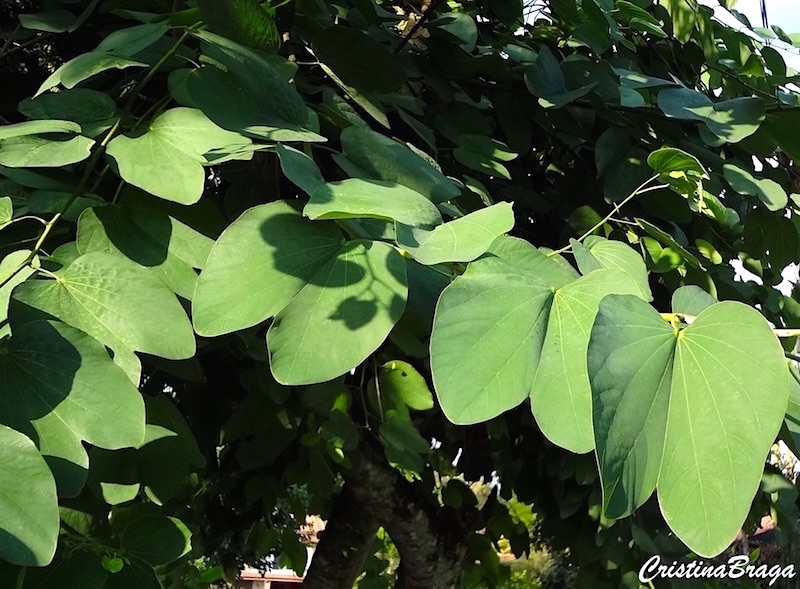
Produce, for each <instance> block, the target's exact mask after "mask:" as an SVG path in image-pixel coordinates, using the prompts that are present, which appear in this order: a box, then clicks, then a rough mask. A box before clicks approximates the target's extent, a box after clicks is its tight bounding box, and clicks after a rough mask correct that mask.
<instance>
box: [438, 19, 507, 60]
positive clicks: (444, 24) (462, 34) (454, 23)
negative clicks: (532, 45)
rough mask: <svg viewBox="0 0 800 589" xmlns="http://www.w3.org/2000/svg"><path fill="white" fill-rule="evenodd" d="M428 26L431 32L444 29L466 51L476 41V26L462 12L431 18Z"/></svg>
mask: <svg viewBox="0 0 800 589" xmlns="http://www.w3.org/2000/svg"><path fill="white" fill-rule="evenodd" d="M428 26H429V27H430V29H431V30H432V31H433V32H435V31H437V30H439V31H444V32H445V33H446V34H447V35H448V36H451V37H455V38H456V39H458V41H459V45H461V48H462V49H463V50H464V51H466V52H467V53H472V51H473V50H474V49H475V45H476V44H477V42H478V27H477V25H476V24H475V21H474V20H473V19H472V17H471V16H470V15H468V14H466V13H464V12H450V13H448V14H445V15H443V16H440V17H439V18H435V19H433V20H432V21H430V22H429V23H428ZM520 49H521V48H520Z"/></svg>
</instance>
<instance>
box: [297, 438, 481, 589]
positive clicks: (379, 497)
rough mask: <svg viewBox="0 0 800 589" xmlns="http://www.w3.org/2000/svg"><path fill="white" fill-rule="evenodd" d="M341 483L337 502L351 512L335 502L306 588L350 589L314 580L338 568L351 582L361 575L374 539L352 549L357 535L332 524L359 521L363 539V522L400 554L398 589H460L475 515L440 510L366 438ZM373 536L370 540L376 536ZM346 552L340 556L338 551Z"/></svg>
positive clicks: (477, 515)
mask: <svg viewBox="0 0 800 589" xmlns="http://www.w3.org/2000/svg"><path fill="white" fill-rule="evenodd" d="M345 481H346V484H345V487H344V489H343V494H342V497H340V501H342V502H343V503H342V504H343V505H344V506H348V505H349V506H352V507H350V508H348V509H344V508H343V509H339V503H338V502H337V506H336V508H335V509H334V512H333V513H332V514H331V518H330V519H329V522H328V526H330V527H328V528H326V531H325V533H323V535H322V538H321V540H320V544H319V546H318V548H317V550H318V553H317V554H315V555H314V562H313V563H312V567H311V569H313V575H314V578H313V579H311V580H312V584H311V585H308V586H309V587H312V588H314V589H317V588H325V589H333V588H334V587H335V588H336V589H345V588H347V589H349V588H350V587H352V583H351V584H322V583H323V582H322V581H321V580H319V579H318V578H319V577H321V576H323V572H322V571H324V575H325V576H330V575H332V574H335V571H337V570H338V569H339V568H343V569H347V570H348V578H349V576H350V573H352V570H353V568H354V567H355V565H356V564H358V566H359V569H360V567H361V565H363V559H364V557H365V556H366V553H365V552H366V550H368V549H369V547H370V543H371V540H372V537H369V538H368V539H366V540H364V541H363V544H362V545H361V547H360V548H359V549H353V548H352V544H353V540H354V539H355V538H356V534H354V533H353V532H354V530H352V529H348V528H347V527H346V526H343V525H342V524H341V523H340V522H338V521H336V519H337V518H338V517H342V518H343V519H344V520H345V522H354V521H355V520H358V522H355V523H357V525H358V529H359V530H361V538H362V539H363V538H364V534H363V530H364V529H366V528H365V524H364V523H363V522H373V523H376V524H379V525H382V526H383V527H384V529H386V531H387V532H388V534H389V536H390V537H391V539H392V541H393V542H394V544H395V546H396V547H397V550H398V552H399V553H400V568H399V569H398V573H397V574H398V576H397V583H396V585H395V587H396V589H454V588H456V587H457V586H458V583H459V579H460V576H461V563H462V562H463V560H464V557H465V556H466V555H467V549H468V548H467V540H468V538H469V537H470V535H471V534H472V532H474V531H475V530H476V529H478V528H479V527H480V526H481V517H480V512H479V511H478V510H477V509H470V510H466V509H462V510H455V509H452V508H449V507H441V506H440V505H439V504H438V502H437V501H436V500H435V498H434V497H433V496H432V495H431V493H430V491H429V490H428V489H426V488H425V487H424V486H423V485H422V484H421V483H412V482H409V481H407V480H406V479H405V478H403V477H402V476H401V475H400V473H399V472H398V471H396V470H395V469H394V468H392V467H391V466H390V465H389V464H388V463H387V461H386V458H385V457H384V455H383V450H382V447H381V446H380V444H379V443H378V442H377V441H374V440H372V439H369V438H365V439H364V440H362V444H361V455H360V459H359V460H358V462H357V463H356V464H355V465H354V466H353V468H352V469H351V470H350V471H349V472H347V473H345ZM359 522H360V523H359ZM375 529H377V527H376V528H375ZM329 532H330V533H329ZM372 534H373V536H374V531H373V532H372ZM346 546H347V547H349V550H347V551H346V553H343V552H342V550H341V548H342V547H346ZM318 559H320V561H319V564H318V563H317V560H318ZM315 567H316V568H315ZM311 569H309V576H311V574H312V570H311ZM337 582H338V583H341V582H342V581H337ZM306 583H308V578H307V581H306Z"/></svg>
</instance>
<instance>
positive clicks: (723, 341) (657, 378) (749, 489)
mask: <svg viewBox="0 0 800 589" xmlns="http://www.w3.org/2000/svg"><path fill="white" fill-rule="evenodd" d="M744 342H746V347H744V346H743V343H744ZM589 367H590V368H589V372H590V375H591V378H592V388H593V390H594V404H595V422H594V430H595V438H596V442H597V455H598V461H599V464H600V471H601V476H602V481H603V490H604V505H605V509H606V513H607V515H608V516H609V517H622V516H624V515H626V514H628V513H630V512H631V511H632V510H633V509H635V508H636V507H638V506H639V505H641V504H642V503H643V502H644V501H646V500H647V498H648V497H649V495H650V494H651V493H652V491H653V489H654V488H657V489H658V496H659V504H660V506H661V511H662V513H663V514H664V517H665V519H666V520H667V523H668V524H669V525H670V527H671V528H672V529H673V531H674V532H675V533H676V534H677V536H678V537H679V538H680V539H681V540H682V541H683V542H685V543H686V545H687V546H689V548H690V549H692V551H694V552H696V553H697V554H699V555H701V556H708V557H710V556H715V555H717V554H719V553H720V552H722V551H723V550H724V549H725V548H727V547H728V545H729V544H730V543H731V542H732V541H733V540H734V539H735V537H736V535H737V533H738V532H739V529H740V528H741V525H742V523H743V522H744V520H745V518H746V517H747V514H748V512H749V511H750V505H751V502H752V500H753V497H754V495H755V493H756V491H757V490H758V486H759V483H760V481H761V474H762V471H763V465H764V460H765V457H766V456H767V454H768V452H769V449H770V447H771V445H772V443H773V442H774V440H775V436H776V434H777V433H778V430H779V428H780V425H781V423H782V421H783V416H784V413H785V411H786V404H787V399H788V395H789V381H788V378H789V376H788V374H787V370H786V365H785V364H784V359H783V350H782V348H781V345H780V343H779V341H778V339H777V338H776V337H775V335H774V334H773V333H772V330H771V329H770V327H769V325H768V324H767V323H766V321H765V320H764V318H763V317H762V316H761V315H760V314H759V313H758V312H757V311H755V310H754V309H752V308H750V307H747V306H746V305H743V304H741V303H734V302H724V303H717V304H714V305H711V306H709V307H707V308H706V309H705V310H703V311H702V312H701V313H700V314H699V315H698V317H697V318H696V319H695V321H694V322H693V323H692V324H691V325H689V326H688V327H686V328H685V329H683V330H681V331H679V330H677V329H676V328H673V327H672V326H670V325H669V324H668V323H666V322H665V321H663V320H662V319H661V317H660V316H659V315H658V313H657V312H656V311H655V310H654V309H652V307H650V306H649V305H646V304H645V303H644V302H642V301H640V300H638V299H635V298H633V297H623V296H612V297H608V298H606V299H605V300H604V301H603V302H602V303H601V305H600V311H599V313H598V316H597V320H596V322H595V325H594V328H593V329H592V339H591V345H590V347H589ZM668 416H669V418H667V417H668Z"/></svg>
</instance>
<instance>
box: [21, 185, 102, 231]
mask: <svg viewBox="0 0 800 589" xmlns="http://www.w3.org/2000/svg"><path fill="white" fill-rule="evenodd" d="M70 201H71V204H70V205H69V207H67V208H66V210H64V207H65V206H66V205H67V203H68V202H70ZM25 204H26V206H27V207H28V212H29V213H36V214H37V215H54V214H56V213H60V212H62V210H63V213H62V215H61V218H63V219H64V220H65V221H69V222H70V223H74V222H75V221H77V220H78V217H80V215H81V213H83V211H85V210H86V209H88V208H90V207H98V206H100V207H102V206H105V205H106V204H108V203H106V201H104V200H103V199H102V198H101V197H99V196H96V195H94V194H87V195H84V196H77V197H75V198H73V195H72V193H71V192H58V191H50V190H35V191H33V192H31V193H30V194H29V195H28V199H27V201H26V202H25Z"/></svg>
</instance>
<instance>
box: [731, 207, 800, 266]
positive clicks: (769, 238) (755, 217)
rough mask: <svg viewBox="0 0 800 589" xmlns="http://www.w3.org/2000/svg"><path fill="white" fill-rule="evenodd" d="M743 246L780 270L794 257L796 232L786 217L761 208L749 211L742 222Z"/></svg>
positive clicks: (799, 241)
mask: <svg viewBox="0 0 800 589" xmlns="http://www.w3.org/2000/svg"><path fill="white" fill-rule="evenodd" d="M743 237H744V246H745V249H746V251H747V252H748V253H749V254H750V255H751V256H752V257H753V258H754V259H757V260H762V259H763V260H769V263H770V266H772V267H773V268H776V269H779V270H782V269H783V268H784V267H785V266H786V265H788V264H790V263H792V262H794V261H796V259H797V255H798V249H800V235H798V233H797V227H795V225H794V223H792V221H791V220H790V219H787V218H786V217H783V216H780V215H778V214H775V213H768V212H767V211H764V210H755V211H752V212H750V213H749V214H748V215H747V217H746V218H745V222H744V233H743Z"/></svg>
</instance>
